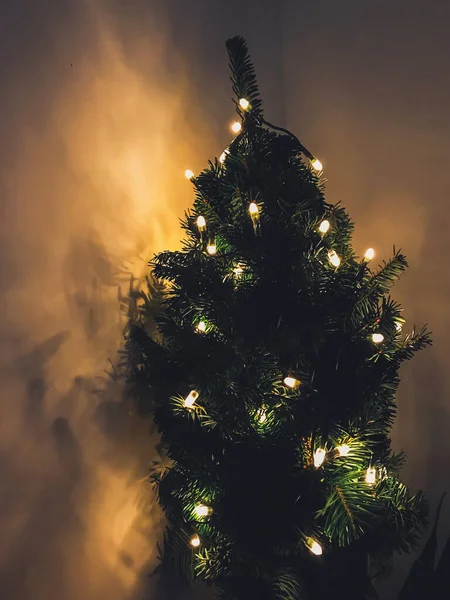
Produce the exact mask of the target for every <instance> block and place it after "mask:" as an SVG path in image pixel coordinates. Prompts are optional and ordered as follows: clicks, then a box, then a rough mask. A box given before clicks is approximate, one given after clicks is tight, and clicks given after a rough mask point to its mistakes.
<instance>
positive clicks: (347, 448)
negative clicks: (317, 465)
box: [336, 444, 350, 456]
mask: <svg viewBox="0 0 450 600" xmlns="http://www.w3.org/2000/svg"><path fill="white" fill-rule="evenodd" d="M336 450H337V451H338V452H339V456H347V454H348V453H349V452H350V446H348V445H347V444H342V446H338V447H337V448H336Z"/></svg>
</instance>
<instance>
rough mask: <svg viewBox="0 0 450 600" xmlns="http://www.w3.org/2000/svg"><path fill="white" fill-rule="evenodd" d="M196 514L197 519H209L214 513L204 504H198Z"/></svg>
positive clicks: (195, 509)
mask: <svg viewBox="0 0 450 600" xmlns="http://www.w3.org/2000/svg"><path fill="white" fill-rule="evenodd" d="M194 512H195V514H196V515H197V517H208V516H209V515H210V514H211V513H212V508H211V507H209V506H205V505H204V504H197V506H196V507H195V508H194Z"/></svg>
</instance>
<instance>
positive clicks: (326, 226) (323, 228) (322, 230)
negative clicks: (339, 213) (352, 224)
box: [319, 219, 330, 233]
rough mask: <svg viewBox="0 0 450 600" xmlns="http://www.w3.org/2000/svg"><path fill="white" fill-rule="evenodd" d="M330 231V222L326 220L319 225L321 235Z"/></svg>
mask: <svg viewBox="0 0 450 600" xmlns="http://www.w3.org/2000/svg"><path fill="white" fill-rule="evenodd" d="M329 229H330V221H327V220H326V219H325V221H322V223H321V224H320V225H319V231H320V233H326V232H327V231H328V230H329Z"/></svg>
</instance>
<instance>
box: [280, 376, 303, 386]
mask: <svg viewBox="0 0 450 600" xmlns="http://www.w3.org/2000/svg"><path fill="white" fill-rule="evenodd" d="M283 383H284V384H285V385H287V386H288V387H290V388H295V387H297V386H298V385H299V384H300V381H299V380H298V379H295V377H285V378H284V379H283Z"/></svg>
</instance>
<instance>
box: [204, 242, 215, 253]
mask: <svg viewBox="0 0 450 600" xmlns="http://www.w3.org/2000/svg"><path fill="white" fill-rule="evenodd" d="M206 252H207V253H208V254H211V256H212V255H213V254H215V253H216V252H217V246H216V244H215V243H214V242H211V243H209V244H208V245H207V246H206Z"/></svg>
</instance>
